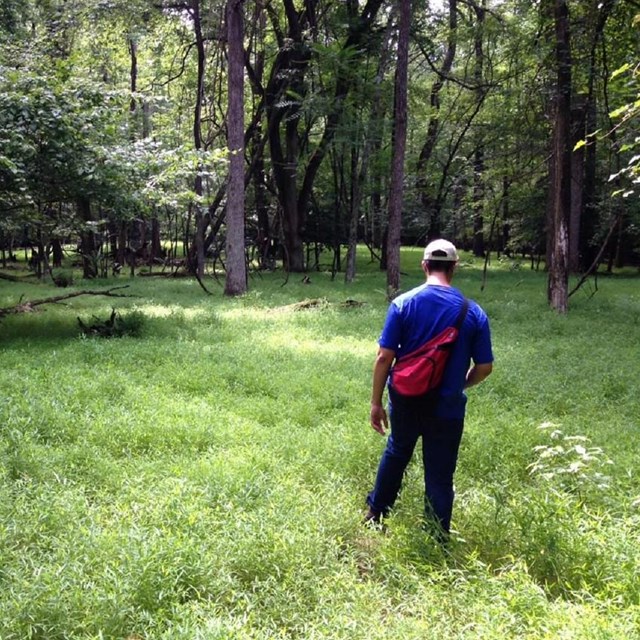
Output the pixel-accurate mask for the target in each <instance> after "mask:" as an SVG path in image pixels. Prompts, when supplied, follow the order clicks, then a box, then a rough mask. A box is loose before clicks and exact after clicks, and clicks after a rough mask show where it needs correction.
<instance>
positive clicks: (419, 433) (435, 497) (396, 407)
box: [367, 389, 464, 532]
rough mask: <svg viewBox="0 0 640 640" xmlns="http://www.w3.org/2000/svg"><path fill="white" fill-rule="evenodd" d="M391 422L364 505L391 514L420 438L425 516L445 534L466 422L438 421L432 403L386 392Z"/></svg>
mask: <svg viewBox="0 0 640 640" xmlns="http://www.w3.org/2000/svg"><path fill="white" fill-rule="evenodd" d="M389 420H390V422H391V433H390V435H389V438H388V439H387V446H386V448H385V450H384V453H383V454H382V459H381V460H380V465H379V466H378V475H377V477H376V484H375V487H374V489H373V491H372V492H371V493H370V494H369V495H368V496H367V504H368V505H369V507H370V508H371V509H372V510H373V511H375V512H376V513H380V514H383V515H387V514H388V513H389V511H390V509H391V508H392V507H393V505H394V503H395V501H396V498H397V497H398V493H399V492H400V487H401V485H402V478H403V475H404V472H405V469H406V468H407V465H408V464H409V461H410V460H411V456H412V455H413V450H414V449H415V446H416V443H417V441H418V438H420V437H422V461H423V466H424V488H425V512H426V514H427V516H428V517H433V518H434V519H435V520H436V522H437V523H438V524H439V525H440V527H442V529H443V530H444V531H446V532H448V531H449V528H450V526H451V512H452V510H453V496H454V491H453V474H454V472H455V470H456V463H457V461H458V448H459V447H460V440H461V438H462V430H463V428H464V419H458V420H452V419H444V418H438V417H436V415H435V405H434V402H433V400H432V399H430V398H407V397H403V396H399V395H398V394H396V393H394V391H393V390H392V389H390V390H389Z"/></svg>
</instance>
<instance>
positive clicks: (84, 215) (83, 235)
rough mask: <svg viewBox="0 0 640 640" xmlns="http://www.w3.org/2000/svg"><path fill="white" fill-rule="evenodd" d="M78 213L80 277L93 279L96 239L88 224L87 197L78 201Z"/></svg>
mask: <svg viewBox="0 0 640 640" xmlns="http://www.w3.org/2000/svg"><path fill="white" fill-rule="evenodd" d="M78 213H79V215H80V219H81V220H82V222H83V226H82V231H81V232H80V254H81V256H82V277H83V278H85V279H91V278H95V277H96V276H97V275H98V265H97V256H96V238H95V234H94V233H93V231H92V229H91V228H90V227H89V225H88V223H89V222H90V221H91V202H90V200H89V198H87V197H81V198H80V199H79V200H78Z"/></svg>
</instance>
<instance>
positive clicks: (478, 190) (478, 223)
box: [473, 0, 486, 258]
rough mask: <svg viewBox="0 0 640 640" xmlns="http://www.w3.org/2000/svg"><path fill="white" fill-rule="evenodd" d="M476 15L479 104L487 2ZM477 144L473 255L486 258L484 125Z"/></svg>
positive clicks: (475, 48)
mask: <svg viewBox="0 0 640 640" xmlns="http://www.w3.org/2000/svg"><path fill="white" fill-rule="evenodd" d="M474 11H475V14H476V21H477V23H476V31H475V37H474V52H475V67H474V80H475V83H476V90H475V92H476V96H477V101H478V103H480V104H482V102H484V97H485V96H484V94H485V89H484V87H483V86H482V79H483V75H484V51H483V47H482V44H483V43H482V39H483V35H484V21H485V14H486V0H482V2H481V4H480V5H475V6H474ZM475 138H476V144H475V151H474V157H473V255H474V256H476V257H478V258H483V257H484V172H485V162H484V132H483V130H482V125H479V126H478V132H477V134H476V136H475Z"/></svg>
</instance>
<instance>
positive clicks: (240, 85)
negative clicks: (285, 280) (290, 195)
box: [224, 0, 247, 296]
mask: <svg viewBox="0 0 640 640" xmlns="http://www.w3.org/2000/svg"><path fill="white" fill-rule="evenodd" d="M242 10H243V0H228V2H227V54H228V60H229V75H228V85H229V104H228V110H227V136H228V147H229V181H228V183H227V238H226V258H227V262H226V264H227V278H226V281H225V287H224V292H225V294H226V295H230V296H236V295H240V294H243V293H245V292H246V290H247V268H246V259H245V248H244V103H243V93H244V49H243V46H242V43H243V33H244V26H243V16H242Z"/></svg>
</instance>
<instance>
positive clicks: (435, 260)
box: [422, 238, 458, 278]
mask: <svg viewBox="0 0 640 640" xmlns="http://www.w3.org/2000/svg"><path fill="white" fill-rule="evenodd" d="M456 264H458V252H457V251H456V248H455V246H454V245H453V244H452V243H451V242H449V241H448V240H444V239H442V238H441V239H439V240H433V241H432V242H430V243H429V244H428V245H427V246H426V248H425V250H424V257H423V259H422V266H423V268H424V270H425V271H426V273H427V274H429V273H444V274H445V275H447V276H448V277H449V278H451V276H452V275H453V270H454V269H455V266H456Z"/></svg>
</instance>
